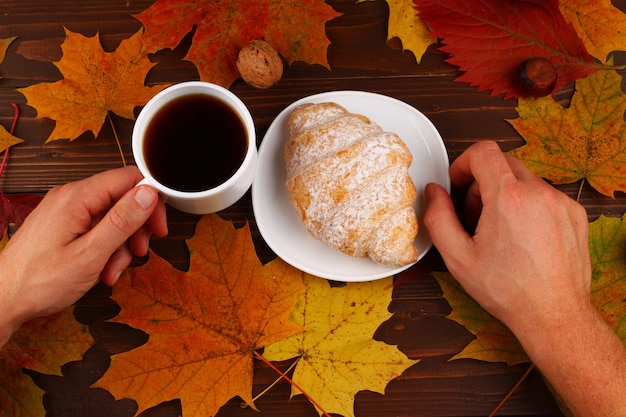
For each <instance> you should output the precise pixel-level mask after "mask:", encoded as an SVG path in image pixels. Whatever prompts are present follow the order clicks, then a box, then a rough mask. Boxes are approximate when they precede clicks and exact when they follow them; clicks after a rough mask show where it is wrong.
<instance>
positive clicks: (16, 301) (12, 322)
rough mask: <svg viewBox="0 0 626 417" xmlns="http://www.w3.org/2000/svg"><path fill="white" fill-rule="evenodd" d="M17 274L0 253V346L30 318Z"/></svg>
mask: <svg viewBox="0 0 626 417" xmlns="http://www.w3.org/2000/svg"><path fill="white" fill-rule="evenodd" d="M17 281H18V280H17V278H16V274H15V273H14V271H12V269H11V267H10V265H8V263H7V262H6V261H5V260H4V258H3V256H2V253H0V346H2V345H4V344H5V343H6V342H8V340H9V339H10V338H11V335H12V334H13V333H14V332H15V331H17V329H19V327H20V326H21V325H22V323H24V322H25V321H26V320H27V319H28V314H27V308H26V304H27V303H25V302H24V300H23V298H22V297H21V296H20V295H19V289H18V284H19V283H18V282H17Z"/></svg>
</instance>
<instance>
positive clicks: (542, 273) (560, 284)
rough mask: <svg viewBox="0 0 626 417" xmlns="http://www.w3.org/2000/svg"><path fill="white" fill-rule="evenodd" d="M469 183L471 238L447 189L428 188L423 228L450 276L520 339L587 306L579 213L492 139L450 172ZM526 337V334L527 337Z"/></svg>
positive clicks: (584, 226)
mask: <svg viewBox="0 0 626 417" xmlns="http://www.w3.org/2000/svg"><path fill="white" fill-rule="evenodd" d="M450 177H451V180H452V183H453V185H454V186H458V187H462V186H467V185H469V190H468V194H467V198H466V208H467V209H468V210H469V213H468V214H469V216H468V217H469V218H474V219H477V224H476V229H475V232H474V233H473V235H472V236H471V235H470V234H468V233H467V232H466V231H465V230H464V228H463V226H462V225H461V222H460V221H459V219H458V217H457V215H456V213H455V210H454V206H453V204H452V201H451V199H450V197H449V196H448V194H447V193H446V192H445V190H444V189H443V188H441V187H439V186H437V185H435V184H429V185H428V186H427V188H426V198H427V201H428V208H427V210H426V213H425V216H424V226H425V227H426V229H427V230H428V231H429V233H430V235H431V237H432V240H433V243H434V245H435V246H436V247H437V248H438V249H439V252H440V253H441V255H442V257H443V259H444V261H445V263H446V265H447V267H448V269H449V271H450V272H451V273H452V274H453V275H454V276H455V278H456V279H457V280H458V281H459V282H460V283H461V285H462V286H463V287H464V288H465V290H466V291H467V292H468V293H469V294H470V295H471V296H472V297H474V299H475V300H476V301H477V302H478V303H480V304H481V305H482V306H483V307H484V308H485V309H486V310H487V311H489V312H490V313H491V314H493V315H494V316H495V317H497V318H498V319H500V320H501V321H502V322H504V323H505V324H507V325H508V326H509V328H511V330H513V332H514V333H516V334H518V335H522V337H524V336H525V335H527V334H529V332H533V331H534V329H536V328H538V327H539V326H544V327H542V328H544V329H550V328H551V327H552V326H558V325H560V324H563V322H564V321H567V320H568V317H570V318H571V311H573V310H572V309H584V308H585V307H588V306H589V305H590V301H589V288H590V278H591V262H590V259H589V250H588V240H587V238H588V222H587V215H586V212H585V210H584V208H583V207H582V206H581V205H579V204H578V203H576V202H575V201H574V200H572V199H571V198H569V197H568V196H567V195H565V194H563V193H561V192H560V191H558V190H556V189H555V188H554V187H552V186H550V185H549V184H547V183H545V182H544V181H542V180H541V179H540V178H538V177H536V176H534V175H533V174H532V173H531V172H530V171H528V170H527V169H526V167H524V166H523V164H522V163H521V162H519V161H518V160H516V159H514V158H513V157H511V156H509V155H507V154H505V153H503V152H502V151H501V150H500V148H499V147H498V145H497V144H496V143H494V142H480V143H478V144H475V145H473V146H471V147H470V148H469V149H468V150H467V151H466V152H465V153H463V154H462V155H461V156H459V158H458V159H457V160H456V161H455V162H454V163H453V164H452V166H451V167H450ZM530 334H531V333H530Z"/></svg>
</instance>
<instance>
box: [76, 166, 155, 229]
mask: <svg viewBox="0 0 626 417" xmlns="http://www.w3.org/2000/svg"><path fill="white" fill-rule="evenodd" d="M142 179H143V176H142V175H141V173H140V172H139V169H138V168H137V167H134V166H127V167H124V168H119V169H113V170H109V171H104V172H101V173H98V174H95V175H93V176H91V177H89V178H86V179H84V180H81V181H78V182H76V183H75V184H74V190H73V191H74V193H75V195H77V196H93V197H92V198H84V199H82V200H80V202H81V203H82V205H83V206H84V207H85V208H86V209H87V211H88V212H89V214H90V215H91V216H92V217H95V216H97V215H100V214H101V213H103V212H105V211H107V210H108V209H109V208H110V207H111V206H112V205H113V204H114V203H115V202H116V201H118V200H119V199H120V198H122V196H124V194H126V193H127V192H128V191H129V190H130V189H132V188H133V187H135V185H137V183H138V182H139V181H141V180H142Z"/></svg>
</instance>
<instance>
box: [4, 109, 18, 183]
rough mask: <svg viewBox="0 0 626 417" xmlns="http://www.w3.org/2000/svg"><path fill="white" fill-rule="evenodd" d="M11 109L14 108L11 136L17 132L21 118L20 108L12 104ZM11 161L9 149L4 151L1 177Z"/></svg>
mask: <svg viewBox="0 0 626 417" xmlns="http://www.w3.org/2000/svg"><path fill="white" fill-rule="evenodd" d="M11 107H13V123H12V124H11V131H10V132H9V133H10V134H13V133H14V132H15V126H16V125H17V119H19V118H20V108H19V107H18V106H17V104H15V103H11ZM8 159H9V148H6V149H5V150H4V156H3V157H2V164H1V165H0V177H1V176H2V172H4V167H5V166H6V164H7V161H8Z"/></svg>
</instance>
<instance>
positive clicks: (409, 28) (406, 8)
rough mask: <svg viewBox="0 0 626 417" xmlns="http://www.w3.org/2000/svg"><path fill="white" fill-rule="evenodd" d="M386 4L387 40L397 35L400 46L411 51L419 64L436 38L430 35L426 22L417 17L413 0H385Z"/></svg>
mask: <svg viewBox="0 0 626 417" xmlns="http://www.w3.org/2000/svg"><path fill="white" fill-rule="evenodd" d="M387 4H388V5H389V24H388V29H387V40H390V39H392V38H394V37H398V38H399V39H400V40H401V41H402V47H403V48H404V49H408V50H410V51H411V52H413V54H414V55H415V59H416V60H417V63H418V64H419V63H420V61H421V59H422V56H423V55H424V53H425V52H426V49H428V47H429V46H430V45H432V44H434V43H437V38H435V37H434V36H433V35H431V33H430V30H429V29H428V27H427V26H426V24H425V23H424V22H423V21H422V20H421V19H420V18H419V15H418V12H417V10H416V9H415V6H414V4H413V0H387Z"/></svg>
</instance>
